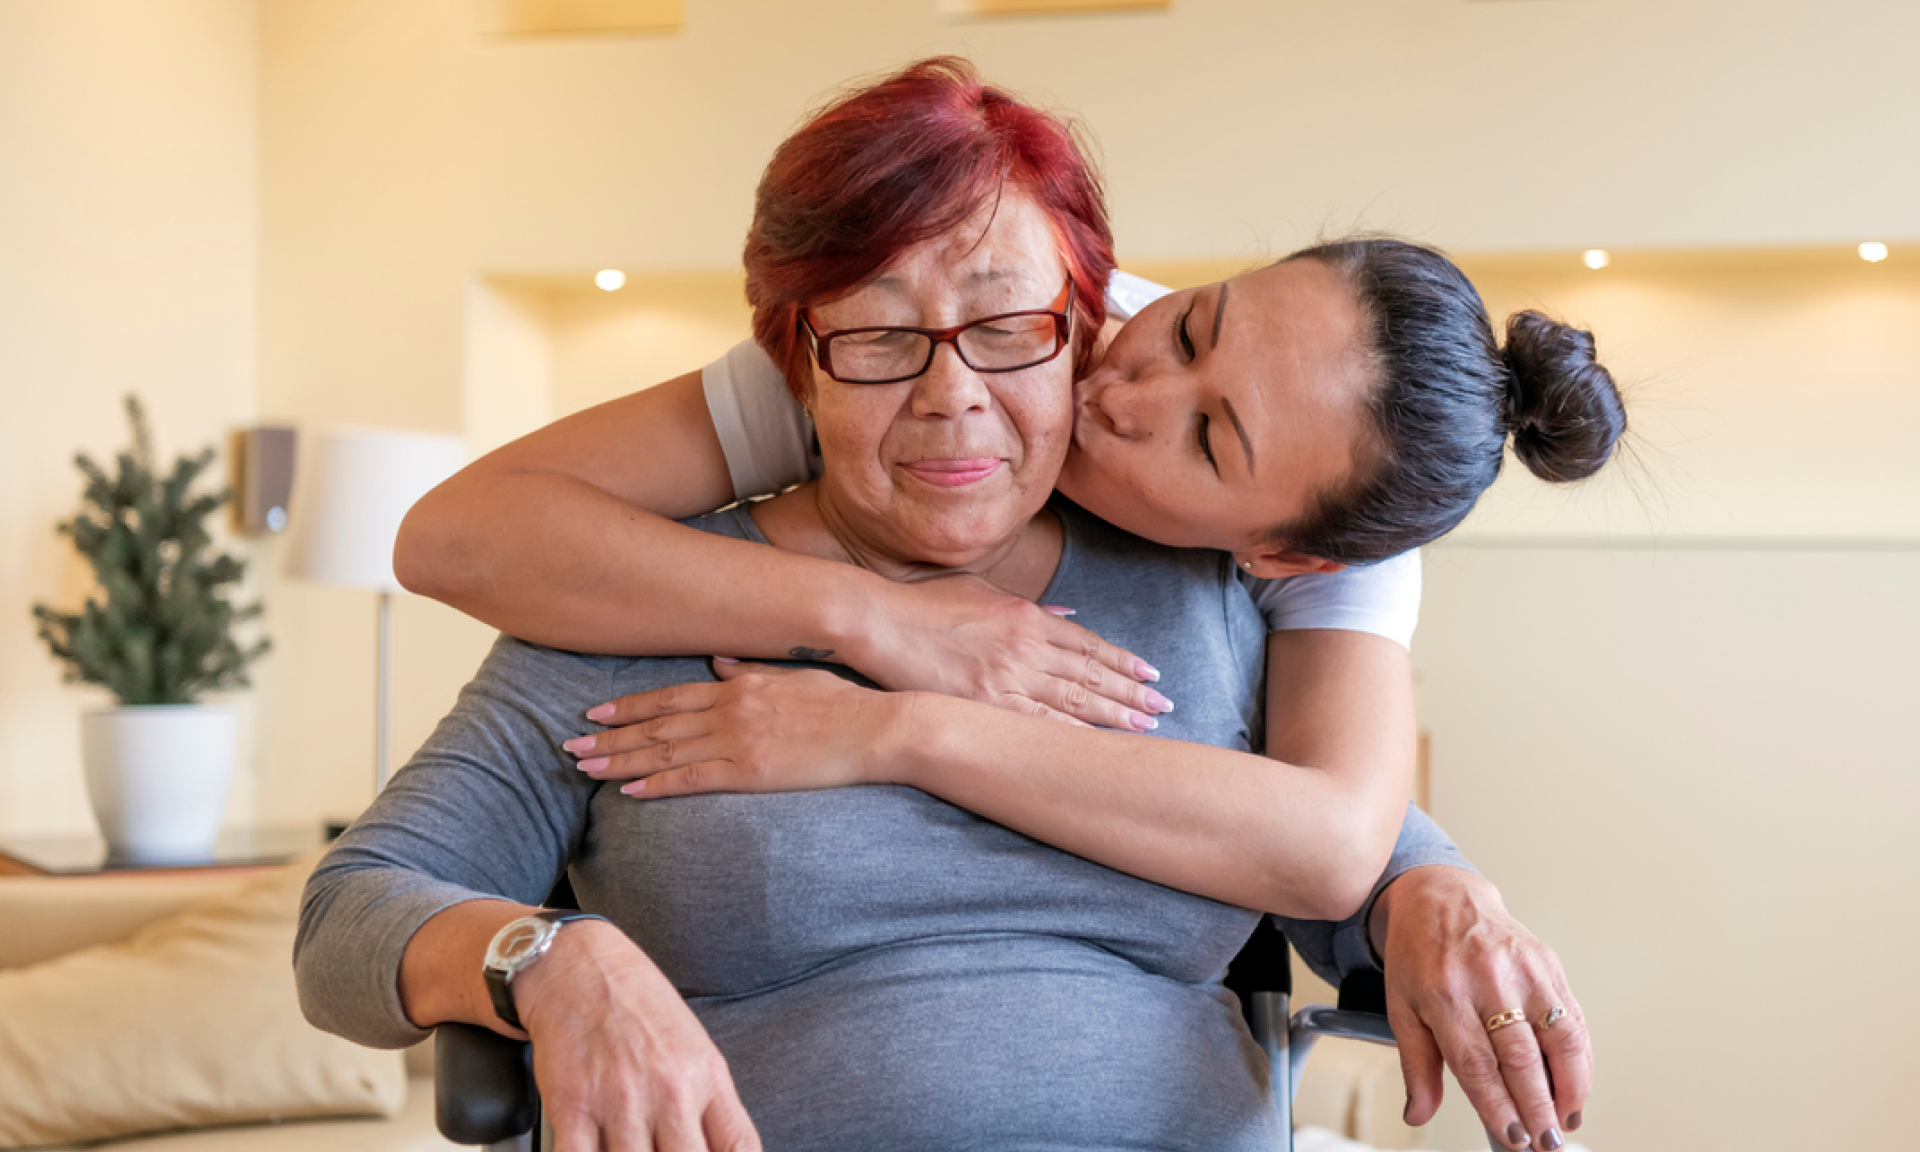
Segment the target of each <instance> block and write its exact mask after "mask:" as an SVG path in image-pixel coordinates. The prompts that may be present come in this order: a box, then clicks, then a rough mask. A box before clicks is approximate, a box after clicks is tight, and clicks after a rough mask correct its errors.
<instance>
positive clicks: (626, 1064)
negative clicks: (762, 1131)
mask: <svg viewBox="0 0 1920 1152" xmlns="http://www.w3.org/2000/svg"><path fill="white" fill-rule="evenodd" d="M513 993H514V1005H515V1007H516V1008H517V1009H518V1011H519V1014H520V1018H521V1021H522V1023H524V1024H525V1025H526V1029H527V1033H528V1034H529V1035H530V1036H531V1037H532V1038H533V1063H534V1076H535V1078H536V1079H537V1080H538V1081H539V1082H540V1096H541V1100H542V1102H543V1104H544V1105H545V1107H546V1111H547V1115H548V1117H549V1119H550V1121H551V1123H552V1125H553V1135H554V1148H555V1152H759V1149H760V1138H759V1136H758V1134H756V1133H755V1131H754V1128H753V1121H752V1120H750V1119H748V1117H747V1110H746V1108H745V1107H744V1106H742V1105H741V1103H740V1097H739V1094H738V1093H737V1092H735V1090H734V1087H733V1078H732V1076H731V1075H729V1073H728V1071H727V1062H726V1060H725V1058H723V1057H722V1056H721V1055H720V1050H719V1049H718V1048H716V1047H714V1044H713V1041H712V1039H711V1038H709V1037H708V1036H707V1032H706V1029H704V1028H702V1027H701V1026H700V1021H699V1020H698V1019H696V1018H695V1017H694V1015H693V1011H692V1009H690V1008H688V1007H687V1003H686V1001H685V1000H683V999H682V998H681V996H680V994H679V993H678V992H677V991H675V990H674V987H673V985H672V983H670V982H669V981H668V980H667V978H666V976H665V975H663V974H662V973H661V972H660V970H659V969H658V968H657V967H655V966H654V964H653V962H652V961H650V960H648V959H647V957H646V956H645V954H643V953H642V952H641V951H640V949H639V948H637V947H635V946H634V944H633V942H632V941H631V940H629V939H627V937H626V936H625V935H624V934H623V933H621V932H620V930H619V929H617V928H614V927H612V926H611V925H608V924H603V923H599V922H595V921H583V922H580V923H578V924H575V925H572V926H570V927H569V929H568V931H565V932H562V933H560V934H559V936H557V937H556V938H555V939H554V945H553V950H552V951H551V952H549V953H548V954H547V955H546V956H544V957H542V958H541V960H540V962H539V963H537V964H535V965H533V966H532V967H530V968H528V969H527V970H526V971H525V972H523V973H521V974H520V975H519V976H517V977H515V978H514V982H513Z"/></svg>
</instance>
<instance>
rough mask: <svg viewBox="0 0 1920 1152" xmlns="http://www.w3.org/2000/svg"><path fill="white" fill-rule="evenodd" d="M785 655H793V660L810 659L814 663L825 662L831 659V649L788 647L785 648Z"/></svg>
mask: <svg viewBox="0 0 1920 1152" xmlns="http://www.w3.org/2000/svg"><path fill="white" fill-rule="evenodd" d="M787 655H789V656H791V657H793V658H794V659H795V660H811V661H813V662H814V663H816V664H825V663H826V662H827V661H829V660H831V659H833V649H831V648H789V649H787Z"/></svg>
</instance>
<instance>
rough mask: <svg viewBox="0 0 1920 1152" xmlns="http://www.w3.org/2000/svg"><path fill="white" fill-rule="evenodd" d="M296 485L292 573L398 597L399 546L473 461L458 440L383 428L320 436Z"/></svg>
mask: <svg viewBox="0 0 1920 1152" xmlns="http://www.w3.org/2000/svg"><path fill="white" fill-rule="evenodd" d="M314 439H315V441H316V442H315V444H314V446H313V448H312V450H311V451H307V452H303V453H302V456H303V457H304V458H305V459H304V460H303V461H302V465H303V466H302V467H301V469H300V477H299V482H298V483H297V484H296V485H295V488H294V495H293V501H292V509H291V512H292V515H291V519H292V521H293V525H292V528H293V531H292V533H291V535H292V537H293V540H292V541H291V552H290V554H289V556H288V559H287V570H288V571H289V572H291V573H292V574H293V575H295V576H303V577H305V578H307V579H309V580H318V581H320V582H322V583H325V584H340V585H344V586H346V587H349V588H365V589H368V590H370V591H375V592H399V591H401V587H400V582H399V581H398V580H396V579H394V576H393V542H394V540H395V538H397V537H398V536H399V534H400V521H401V519H402V518H403V517H405V516H406V514H407V509H409V508H411V507H413V505H414V502H415V501H417V500H419V499H420V497H422V496H425V495H426V494H427V491H428V490H429V489H431V488H432V487H433V486H434V485H436V484H438V483H440V482H441V481H442V480H445V479H446V478H447V477H449V476H451V475H453V474H454V473H455V472H457V471H459V470H460V467H461V465H463V464H465V463H466V456H467V451H466V445H465V444H464V443H463V442H462V441H461V439H460V438H459V437H458V436H439V435H433V434H430V433H425V432H399V431H393V430H389V429H384V428H352V429H336V430H332V431H327V432H322V433H320V434H319V435H318V436H316V437H315V438H314Z"/></svg>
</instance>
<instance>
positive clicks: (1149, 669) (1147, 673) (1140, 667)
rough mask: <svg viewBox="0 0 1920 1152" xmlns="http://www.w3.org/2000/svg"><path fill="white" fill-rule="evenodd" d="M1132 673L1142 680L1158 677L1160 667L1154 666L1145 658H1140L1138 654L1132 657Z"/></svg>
mask: <svg viewBox="0 0 1920 1152" xmlns="http://www.w3.org/2000/svg"><path fill="white" fill-rule="evenodd" d="M1133 674H1134V675H1135V676H1136V677H1138V678H1140V679H1142V680H1158V679H1160V669H1158V668H1155V667H1154V666H1153V665H1151V664H1149V663H1147V662H1146V661H1145V660H1142V659H1140V658H1139V657H1138V656H1136V657H1134V659H1133Z"/></svg>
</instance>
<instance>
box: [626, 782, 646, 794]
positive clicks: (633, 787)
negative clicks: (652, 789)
mask: <svg viewBox="0 0 1920 1152" xmlns="http://www.w3.org/2000/svg"><path fill="white" fill-rule="evenodd" d="M646 790H647V782H646V781H645V780H635V781H634V782H633V783H631V784H622V785H620V792H621V794H622V795H626V796H638V795H640V793H642V792H645V791H646Z"/></svg>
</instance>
